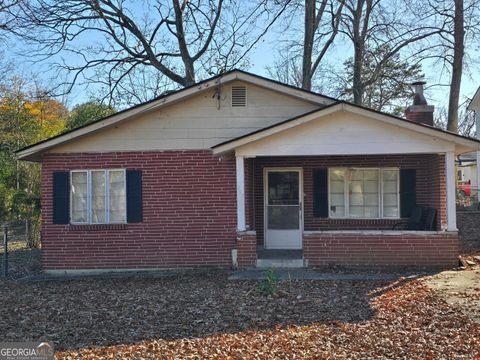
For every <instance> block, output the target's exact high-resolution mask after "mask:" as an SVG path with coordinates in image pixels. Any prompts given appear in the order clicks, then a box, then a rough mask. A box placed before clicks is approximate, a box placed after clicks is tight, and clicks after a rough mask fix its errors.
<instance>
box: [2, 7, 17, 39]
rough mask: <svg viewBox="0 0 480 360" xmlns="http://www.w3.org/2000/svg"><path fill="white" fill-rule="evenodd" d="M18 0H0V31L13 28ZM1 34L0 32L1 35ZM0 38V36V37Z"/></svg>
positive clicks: (8, 30) (10, 30) (9, 30)
mask: <svg viewBox="0 0 480 360" xmlns="http://www.w3.org/2000/svg"><path fill="white" fill-rule="evenodd" d="M19 1H20V0H0V31H2V32H4V33H5V32H12V31H14V30H15V21H16V19H17V16H16V10H17V5H18V3H19ZM1 35H2V34H0V36H1ZM0 38H1V37H0Z"/></svg>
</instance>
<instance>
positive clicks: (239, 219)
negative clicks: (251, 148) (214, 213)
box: [236, 156, 246, 231]
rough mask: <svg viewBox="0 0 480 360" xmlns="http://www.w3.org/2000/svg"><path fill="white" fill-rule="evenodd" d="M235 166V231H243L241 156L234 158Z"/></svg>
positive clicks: (243, 185) (243, 168)
mask: <svg viewBox="0 0 480 360" xmlns="http://www.w3.org/2000/svg"><path fill="white" fill-rule="evenodd" d="M236 160H237V161H236V165H237V230H238V231H245V230H246V226H245V165H244V158H243V156H237V157H236Z"/></svg>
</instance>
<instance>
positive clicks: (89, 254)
mask: <svg viewBox="0 0 480 360" xmlns="http://www.w3.org/2000/svg"><path fill="white" fill-rule="evenodd" d="M270 166H271V167H275V166H278V167H279V166H282V167H285V166H292V167H302V168H303V171H304V192H305V204H304V208H305V214H304V218H305V219H304V221H305V226H304V227H305V230H306V231H307V234H305V236H304V257H305V258H306V259H308V261H309V264H310V265H312V266H317V265H318V266H320V265H325V264H332V263H335V264H339V265H345V264H351V265H353V264H362V265H370V264H377V263H382V264H383V263H385V264H387V263H388V264H397V265H404V264H405V265H418V264H419V265H424V264H425V261H430V262H431V263H432V265H436V264H439V263H443V265H445V263H448V264H450V263H453V259H454V258H455V257H456V253H457V247H456V246H457V244H456V235H447V234H435V235H405V236H395V237H393V236H392V237H382V236H364V237H360V236H355V237H352V236H344V235H340V234H337V235H335V236H333V235H325V233H321V232H319V233H316V234H314V235H311V234H310V235H309V234H308V231H318V230H322V231H323V230H337V229H375V230H379V229H390V228H391V226H392V224H393V223H394V222H395V220H333V219H321V218H315V217H314V216H313V203H312V191H313V189H312V170H313V169H315V168H322V167H334V166H345V167H347V166H352V167H387V166H399V167H400V168H409V169H412V168H413V169H417V202H418V204H420V205H425V206H432V207H435V208H437V209H438V211H439V217H438V219H439V226H440V222H442V223H444V222H445V181H444V171H443V168H444V161H443V157H442V156H440V155H384V156H336V157H282V158H262V157H258V158H255V159H248V160H247V161H246V163H245V176H246V177H245V184H246V189H245V196H246V199H245V205H246V219H247V224H248V226H249V229H250V230H253V229H255V230H256V234H255V231H247V232H243V233H239V234H237V233H236V188H235V186H236V185H235V184H236V171H235V159H234V158H233V157H231V156H227V157H217V156H214V155H212V154H211V152H210V151H163V152H162V151H152V152H117V153H94V154H92V153H80V154H78V153H77V154H46V155H44V157H43V161H42V221H43V227H42V237H43V240H42V249H43V265H44V269H45V270H75V269H125V268H129V269H148V268H174V267H196V266H215V267H225V268H226V267H231V265H232V258H231V251H232V249H235V248H236V249H237V260H238V265H239V267H252V266H255V260H256V245H257V243H260V244H261V243H262V242H263V168H264V167H270ZM100 168H103V169H107V168H126V169H137V170H142V177H143V183H142V190H143V222H141V223H132V224H122V225H58V224H53V219H52V215H53V209H52V206H53V205H52V204H53V202H52V190H53V189H52V175H53V172H55V171H69V170H75V169H100ZM432 253H433V254H434V256H433V257H432V256H431V254H432ZM427 255H428V256H427ZM429 256H430V259H431V260H426V258H427V257H429Z"/></svg>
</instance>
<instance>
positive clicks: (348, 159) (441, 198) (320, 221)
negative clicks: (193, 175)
mask: <svg viewBox="0 0 480 360" xmlns="http://www.w3.org/2000/svg"><path fill="white" fill-rule="evenodd" d="M251 166H253V168H254V171H253V176H254V182H253V184H251V185H250V187H253V189H249V194H251V196H252V197H253V198H254V202H255V204H254V209H253V210H252V212H253V213H254V222H255V224H254V225H255V227H254V229H255V230H256V231H257V242H258V244H259V245H261V244H263V231H264V224H263V223H264V219H263V216H264V215H263V214H264V209H263V204H264V199H263V196H264V189H263V169H264V168H265V167H301V168H303V179H304V180H303V181H304V184H303V185H304V193H305V200H304V229H305V230H306V231H309V230H312V231H313V230H342V229H344V230H345V229H350V230H360V229H374V230H380V229H385V230H390V229H391V228H392V226H393V225H394V224H395V223H396V222H398V220H389V219H380V220H363V219H328V218H318V217H315V216H314V215H313V186H312V173H313V170H314V169H317V168H329V167H399V168H401V169H416V170H417V184H416V186H417V204H418V205H422V206H429V207H434V208H436V209H437V211H438V215H437V228H438V229H440V228H441V227H442V224H445V223H446V204H445V171H444V168H445V162H444V156H443V155H437V154H418V155H358V156H312V157H305V156H299V157H295V156H291V157H257V158H255V159H253V161H252V165H251Z"/></svg>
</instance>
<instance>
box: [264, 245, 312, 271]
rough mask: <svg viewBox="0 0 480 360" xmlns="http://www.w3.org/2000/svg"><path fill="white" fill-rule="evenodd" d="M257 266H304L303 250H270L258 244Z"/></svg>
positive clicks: (265, 267)
mask: <svg viewBox="0 0 480 360" xmlns="http://www.w3.org/2000/svg"><path fill="white" fill-rule="evenodd" d="M256 266H257V268H261V269H267V268H303V267H304V266H305V263H304V261H303V251H302V250H269V249H265V248H264V247H263V246H261V245H260V246H257V262H256Z"/></svg>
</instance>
